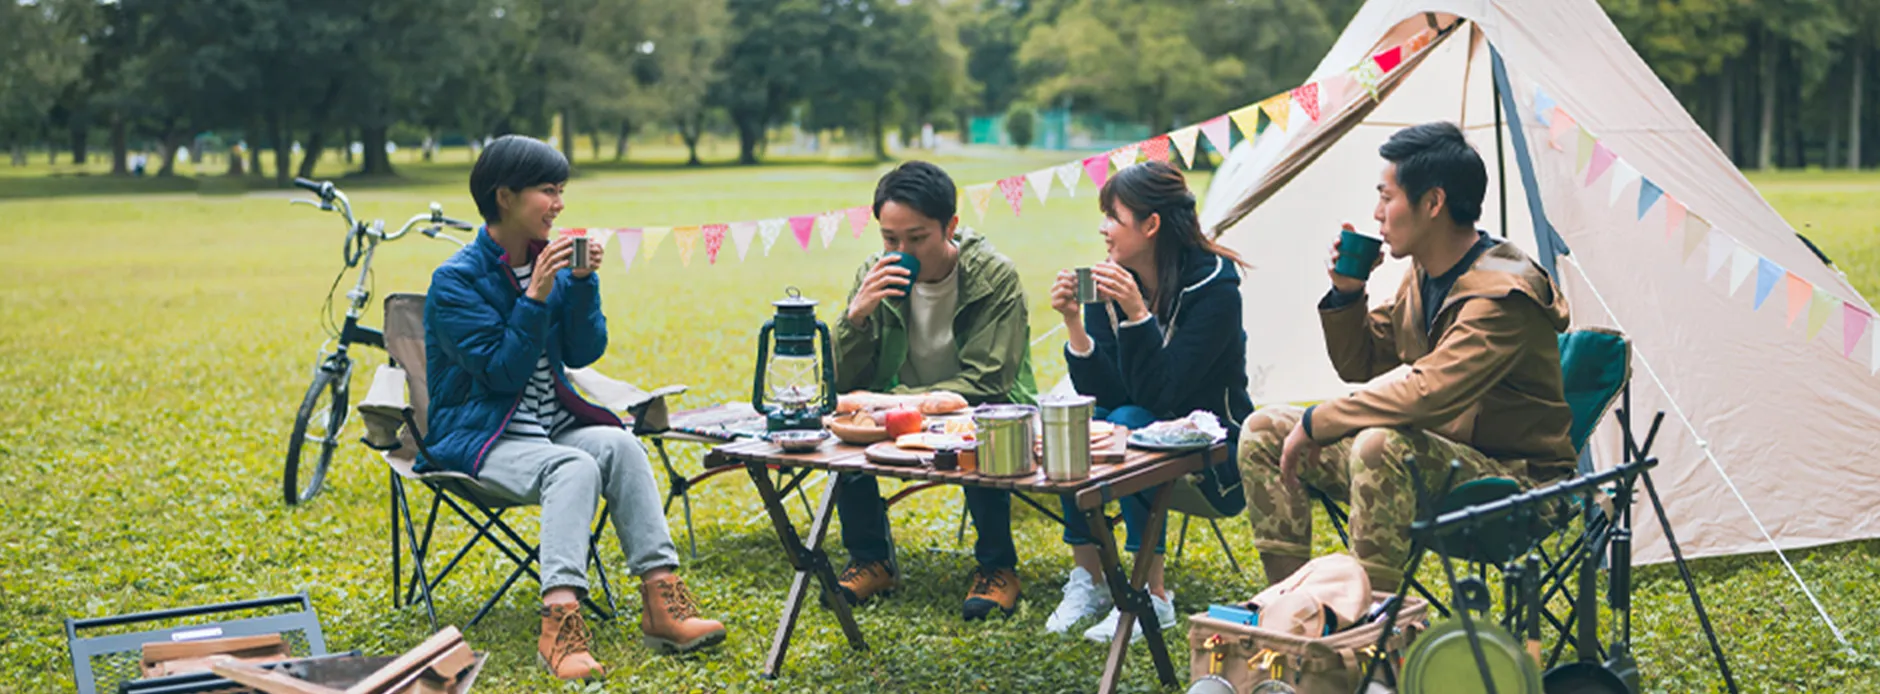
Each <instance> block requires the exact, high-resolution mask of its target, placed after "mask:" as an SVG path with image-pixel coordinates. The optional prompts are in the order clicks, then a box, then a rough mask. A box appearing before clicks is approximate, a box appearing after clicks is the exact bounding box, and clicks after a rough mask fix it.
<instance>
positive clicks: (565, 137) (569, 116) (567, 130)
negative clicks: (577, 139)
mask: <svg viewBox="0 0 1880 694" xmlns="http://www.w3.org/2000/svg"><path fill="white" fill-rule="evenodd" d="M561 156H563V157H567V158H568V168H569V169H570V170H572V169H574V111H573V110H571V109H565V108H564V109H562V110H561Z"/></svg>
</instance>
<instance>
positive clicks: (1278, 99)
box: [1260, 92, 1292, 132]
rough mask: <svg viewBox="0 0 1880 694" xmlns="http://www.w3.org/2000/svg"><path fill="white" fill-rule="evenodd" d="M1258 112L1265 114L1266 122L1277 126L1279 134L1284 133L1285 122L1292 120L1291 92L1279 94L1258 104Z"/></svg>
mask: <svg viewBox="0 0 1880 694" xmlns="http://www.w3.org/2000/svg"><path fill="white" fill-rule="evenodd" d="M1260 110H1261V111H1264V112H1266V118H1267V120H1270V121H1273V125H1276V126H1279V129H1280V132H1285V131H1286V121H1287V120H1289V119H1291V118H1292V92H1281V93H1279V94H1277V95H1275V96H1273V97H1272V98H1269V99H1267V100H1266V101H1262V102H1260Z"/></svg>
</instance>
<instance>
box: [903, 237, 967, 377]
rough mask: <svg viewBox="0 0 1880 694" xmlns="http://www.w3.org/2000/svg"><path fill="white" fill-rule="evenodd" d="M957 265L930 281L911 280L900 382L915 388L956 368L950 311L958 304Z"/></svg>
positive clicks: (957, 359)
mask: <svg viewBox="0 0 1880 694" xmlns="http://www.w3.org/2000/svg"><path fill="white" fill-rule="evenodd" d="M959 276H960V266H959V264H958V263H955V264H954V265H953V271H952V272H949V273H947V276H946V277H942V278H940V279H939V280H937V281H934V282H915V283H914V285H913V286H912V287H911V288H910V289H909V291H908V296H907V299H908V301H907V308H908V311H907V361H906V362H903V363H902V364H901V373H900V374H899V375H900V380H901V385H904V386H910V387H914V388H919V387H921V386H929V385H933V384H935V383H939V382H941V381H944V380H947V379H949V378H952V377H954V376H956V375H958V374H959V372H960V348H959V347H958V346H957V345H955V344H954V343H953V313H954V311H955V310H957V309H958V308H959V305H960V281H959Z"/></svg>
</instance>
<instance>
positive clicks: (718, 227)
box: [704, 224, 731, 265]
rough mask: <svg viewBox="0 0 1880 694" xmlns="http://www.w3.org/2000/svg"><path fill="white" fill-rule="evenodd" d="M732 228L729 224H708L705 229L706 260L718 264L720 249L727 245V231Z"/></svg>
mask: <svg viewBox="0 0 1880 694" xmlns="http://www.w3.org/2000/svg"><path fill="white" fill-rule="evenodd" d="M730 229H731V225H729V224H707V225H705V227H704V230H705V262H707V263H710V264H712V265H716V264H718V249H720V248H724V246H725V232H726V231H729V230H730Z"/></svg>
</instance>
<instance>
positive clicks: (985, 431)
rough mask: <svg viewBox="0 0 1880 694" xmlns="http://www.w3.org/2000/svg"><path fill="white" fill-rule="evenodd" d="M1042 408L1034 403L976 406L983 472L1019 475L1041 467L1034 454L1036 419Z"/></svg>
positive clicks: (1001, 475)
mask: <svg viewBox="0 0 1880 694" xmlns="http://www.w3.org/2000/svg"><path fill="white" fill-rule="evenodd" d="M1037 415H1038V408H1036V407H1032V406H1030V405H985V406H981V407H980V408H979V409H976V410H973V426H974V427H975V428H977V429H978V432H979V433H978V439H979V474H981V475H986V476H988V477H1018V476H1021V475H1029V474H1031V473H1033V472H1036V471H1037V470H1038V459H1037V458H1036V457H1034V456H1033V455H1032V436H1033V434H1032V419H1033V418H1034V417H1036V416H1037Z"/></svg>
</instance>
